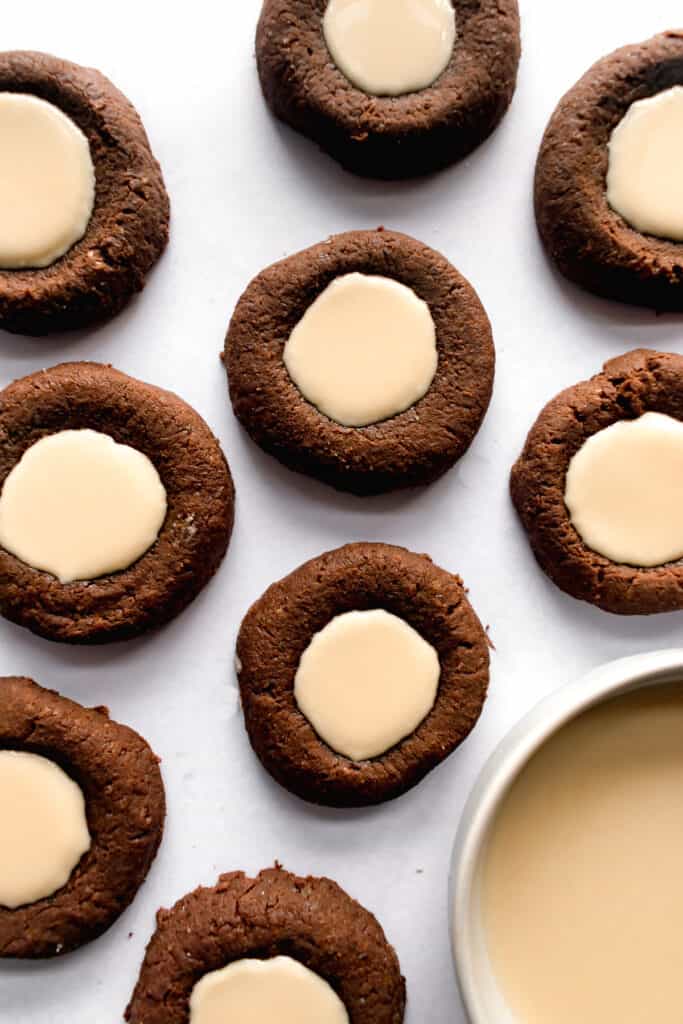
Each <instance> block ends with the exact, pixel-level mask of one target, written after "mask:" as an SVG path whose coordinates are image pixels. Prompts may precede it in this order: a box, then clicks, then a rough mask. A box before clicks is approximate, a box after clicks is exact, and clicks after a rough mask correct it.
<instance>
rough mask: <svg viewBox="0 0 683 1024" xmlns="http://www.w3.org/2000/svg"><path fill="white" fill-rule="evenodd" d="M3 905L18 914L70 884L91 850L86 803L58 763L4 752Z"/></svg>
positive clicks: (0, 769) (0, 756)
mask: <svg viewBox="0 0 683 1024" xmlns="http://www.w3.org/2000/svg"><path fill="white" fill-rule="evenodd" d="M0 822H2V828H1V829H0V906H3V907H9V908H10V909H12V910H13V909H14V908H16V907H21V906H23V905H24V904H27V903H35V902H36V900H40V899H44V898H45V897H47V896H52V894H53V893H55V892H57V890H58V889H61V888H62V886H63V885H66V883H67V882H68V880H69V878H70V877H71V874H72V872H73V870H74V868H75V867H76V865H77V864H78V862H79V861H80V859H81V857H82V856H83V854H84V853H87V851H88V850H89V849H90V833H89V832H88V823H87V820H86V813H85V800H84V798H83V793H82V792H81V790H80V788H79V787H78V785H77V784H76V783H75V782H74V781H73V779H71V778H69V776H68V775H67V774H66V772H65V771H63V770H62V769H61V768H60V767H59V765H57V764H55V762H54V761H50V760H49V759H48V758H46V757H41V756H40V755H39V754H31V753H28V752H25V751H17V750H0Z"/></svg>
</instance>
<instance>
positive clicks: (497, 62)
mask: <svg viewBox="0 0 683 1024" xmlns="http://www.w3.org/2000/svg"><path fill="white" fill-rule="evenodd" d="M348 7H349V3H348V0H265V2H264V4H263V10H262V12H261V17H260V20H259V24H258V29H257V32H256V60H257V66H258V73H259V78H260V81H261V88H262V90H263V95H264V97H265V99H266V102H267V103H268V105H269V107H270V108H271V110H272V111H273V113H274V114H275V115H276V116H277V117H278V118H280V120H282V121H284V122H285V123H287V124H289V125H290V126H291V127H292V128H294V129H296V130H297V131H298V132H301V133H302V134H303V135H306V136H308V137H309V138H310V139H312V140H313V141H314V142H317V143H318V145H319V146H320V147H321V148H322V149H324V150H326V151H327V152H328V153H329V154H330V155H331V156H333V157H334V158H335V159H336V160H338V161H339V163H340V164H342V166H344V167H345V168H346V169H347V170H349V171H352V172H353V173H355V174H359V175H364V176H367V177H372V178H387V179H389V178H409V177H414V176H416V175H422V174H427V173H429V172H432V171H436V170H438V169H440V168H442V167H445V166H447V165H448V164H451V163H454V162H455V161H457V160H460V159H462V157H464V156H466V155H467V154H468V153H470V152H471V151H472V150H473V149H475V148H476V147H477V146H478V145H479V144H480V143H481V142H483V141H484V139H486V138H487V137H488V136H489V135H490V134H491V132H492V131H493V130H494V129H495V128H496V126H497V125H498V123H499V122H500V120H501V118H502V117H503V115H504V114H505V112H506V110H507V108H508V106H509V104H510V101H511V99H512V95H513V93H514V89H515V84H516V79H517V67H518V64H519V56H520V34H519V11H518V6H517V2H516V0H476V2H474V0H420V2H419V3H418V4H415V3H414V2H413V3H410V4H409V3H405V2H404V0H400V2H398V0H360V2H358V0H357V2H356V3H355V6H354V10H353V11H352V12H349V11H348V10H347V9H346V8H348ZM350 13H351V14H353V15H355V17H354V18H351V17H349V14H350Z"/></svg>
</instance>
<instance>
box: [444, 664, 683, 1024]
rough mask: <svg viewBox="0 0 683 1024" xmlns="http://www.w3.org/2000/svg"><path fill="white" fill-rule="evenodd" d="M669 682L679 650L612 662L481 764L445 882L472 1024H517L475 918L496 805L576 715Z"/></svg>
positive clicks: (536, 713)
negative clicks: (640, 690) (559, 730)
mask: <svg viewBox="0 0 683 1024" xmlns="http://www.w3.org/2000/svg"><path fill="white" fill-rule="evenodd" d="M675 680H683V649H679V650H668V651H655V652H653V653H650V654H637V655H634V656H633V657H630V658H621V659H620V660H619V661H612V662H610V663H609V664H607V665H603V666H602V667H600V668H597V669H595V670H594V671H592V672H589V673H588V675H586V676H584V677H583V678H582V679H581V680H579V682H577V683H573V684H571V685H569V686H565V687H563V688H562V689H561V690H558V691H556V692H555V693H553V694H551V695H550V696H549V697H546V698H545V699H544V700H542V701H541V702H540V704H537V705H536V707H535V708H534V709H533V710H532V711H530V712H529V713H528V714H527V715H525V716H524V718H522V720H521V721H520V722H518V724H517V725H516V726H514V728H513V729H512V730H511V731H510V732H509V733H508V734H507V736H506V737H505V739H503V741H502V742H501V744H500V746H499V747H498V748H497V749H496V750H495V751H494V753H493V754H492V755H491V757H490V758H489V760H488V761H487V763H486V764H485V766H484V768H483V770H482V772H481V774H480V776H479V778H478V779H477V782H476V783H475V785H474V788H473V790H472V792H471V794H470V796H469V799H468V801H467V803H466V805H465V809H464V811H463V815H462V819H461V821H460V827H459V829H458V834H457V836H456V840H455V847H454V849H453V860H452V865H451V876H450V896H449V905H450V912H451V942H452V948H453V959H454V961H455V970H456V974H457V978H458V985H459V987H460V992H461V995H462V999H463V1002H464V1004H465V1009H466V1011H467V1014H468V1017H469V1019H470V1021H471V1024H521V1022H520V1021H518V1020H517V1021H516V1020H515V1018H514V1017H513V1015H512V1012H511V1010H510V1009H509V1007H508V1006H506V1004H505V1001H504V999H503V997H502V995H501V993H500V990H499V988H498V986H497V984H496V979H495V976H494V973H493V969H492V967H491V963H490V961H489V958H488V954H487V951H486V942H485V937H484V929H483V924H482V920H481V913H480V869H481V863H482V852H483V850H484V846H485V843H486V840H487V837H488V834H489V830H490V828H491V824H492V822H493V820H494V818H495V815H496V812H497V810H498V807H499V806H500V803H501V800H502V799H503V797H504V796H505V794H506V793H507V791H508V789H509V787H510V785H511V784H512V782H513V781H514V779H515V777H516V776H517V775H518V774H519V772H520V770H521V769H522V768H523V767H524V765H525V764H526V762H527V761H528V760H529V758H530V757H531V756H532V754H534V753H535V751H536V750H538V748H539V747H540V746H541V745H542V744H543V743H544V742H545V741H546V740H547V739H548V737H549V736H551V735H552V734H553V733H554V732H556V731H557V730H558V729H560V728H561V727H562V726H563V725H565V723H566V722H568V721H569V720H570V719H572V718H575V717H576V715H577V714H579V713H580V712H582V711H585V710H587V709H588V708H590V707H592V706H594V705H595V704H599V703H600V702H602V701H604V700H606V699H608V698H610V697H615V696H617V695H618V694H621V693H626V692H627V691H629V690H634V689H637V688H639V687H642V686H652V685H655V684H657V683H670V682H674V681H675Z"/></svg>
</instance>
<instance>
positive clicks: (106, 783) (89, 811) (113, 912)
mask: <svg viewBox="0 0 683 1024" xmlns="http://www.w3.org/2000/svg"><path fill="white" fill-rule="evenodd" d="M0 749H3V750H22V751H28V752H30V753H34V754H40V755H42V756H43V757H46V758H49V759H50V760H52V761H55V762H56V763H57V764H58V765H59V766H60V767H61V768H62V769H63V770H64V771H65V772H66V773H67V774H68V775H70V776H71V777H72V778H73V779H74V781H75V782H77V783H78V785H79V786H80V788H81V790H82V792H83V795H84V797H85V801H86V816H87V821H88V830H89V832H90V836H91V846H90V849H89V850H88V852H87V853H85V854H84V856H83V857H82V858H81V860H80V862H79V864H78V865H77V866H76V868H75V869H74V871H73V872H72V874H71V877H70V878H69V881H68V882H67V883H66V885H65V886H63V888H61V889H59V890H58V891H57V892H56V893H54V895H52V896H49V897H47V898H45V899H41V900H39V901H38V902H36V903H32V904H30V905H28V906H23V907H18V908H17V909H16V910H10V909H8V908H6V907H0V956H3V957H31V958H38V957H52V956H57V955H58V954H60V953H68V952H69V951H71V950H73V949H76V948H77V947H78V946H82V945H83V944H84V943H86V942H89V941H90V940H91V939H95V938H97V936H98V935H101V934H102V932H104V931H105V930H106V929H107V928H109V926H110V925H112V924H113V923H114V921H115V920H116V918H117V917H118V916H119V915H120V914H121V913H122V912H123V911H124V910H125V908H126V907H127V906H128V904H129V903H130V902H131V901H132V899H133V897H134V896H135V894H136V892H137V891H138V889H139V888H140V886H141V885H142V883H143V881H144V879H145V877H146V875H147V872H148V871H149V868H150V866H151V864H152V861H153V860H154V857H155V854H156V852H157V849H158V847H159V843H160V842H161V836H162V832H163V826H164V817H165V797H164V786H163V782H162V779H161V772H160V771H159V763H158V758H157V757H156V756H155V755H154V753H153V752H152V751H151V750H150V748H149V746H148V745H147V743H146V742H145V741H144V740H143V739H142V738H141V737H140V736H138V734H137V733H135V732H133V730H132V729H129V728H128V727H127V726H125V725H119V724H118V723H117V722H112V721H111V720H110V719H109V717H108V714H107V711H106V709H105V708H96V709H92V710H91V709H89V708H84V707H81V705H80V704H76V703H75V702H74V701H71V700H67V698H65V697H60V696H59V695H58V694H56V693H53V692H52V691H51V690H45V689H43V688H42V687H41V686H38V685H37V684H36V683H34V682H32V681H31V680H30V679H22V678H15V677H9V678H4V679H0Z"/></svg>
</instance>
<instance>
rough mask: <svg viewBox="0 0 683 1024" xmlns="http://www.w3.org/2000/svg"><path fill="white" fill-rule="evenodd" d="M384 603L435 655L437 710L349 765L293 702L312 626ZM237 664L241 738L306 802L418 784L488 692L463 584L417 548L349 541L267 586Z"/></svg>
mask: <svg viewBox="0 0 683 1024" xmlns="http://www.w3.org/2000/svg"><path fill="white" fill-rule="evenodd" d="M371 608H383V609H385V610H386V611H388V612H391V613H393V614H394V615H397V616H399V617H400V618H402V619H404V620H405V621H406V622H407V623H408V624H409V625H411V626H412V627H413V628H414V629H415V630H417V632H418V633H420V634H421V635H422V636H423V637H424V639H425V640H426V641H427V642H428V643H430V644H431V645H432V646H433V647H434V648H435V650H436V652H437V654H438V656H439V662H440V665H441V678H440V681H439V690H438V694H437V697H436V702H435V704H434V707H433V708H432V710H431V711H430V712H429V714H428V715H427V717H426V718H425V719H424V721H422V722H421V723H420V725H419V726H418V728H417V729H416V730H415V732H413V733H412V734H411V735H410V736H407V737H406V738H405V739H404V740H402V741H401V742H400V743H398V744H397V745H396V746H395V747H392V748H391V749H390V750H388V751H387V752H386V753H385V754H383V755H381V756H380V757H377V758H373V759H371V760H368V761H361V762H354V761H351V760H349V759H348V758H346V757H344V756H343V755H341V754H338V753H336V752H335V751H334V750H332V749H331V748H330V747H328V746H327V744H326V743H325V742H324V741H323V740H322V739H320V737H319V736H318V735H317V734H316V732H315V730H314V729H313V727H312V725H311V724H310V723H309V722H308V720H307V719H306V718H305V716H304V715H303V714H302V712H301V711H300V710H299V708H298V706H297V704H296V701H295V698H294V678H295V675H296V671H297V668H298V665H299V661H300V658H301V655H302V654H303V652H304V650H305V649H306V647H307V646H308V644H309V643H310V641H311V639H312V637H313V634H314V633H317V632H319V631H320V630H321V629H322V628H323V627H324V626H325V625H327V623H328V622H330V620H331V619H333V618H334V617H335V616H337V615H340V614H341V613H342V612H347V611H353V610H358V611H364V610H368V609H371ZM237 666H238V669H239V684H240V693H241V697H242V707H243V710H244V718H245V724H246V728H247V731H248V733H249V739H250V741H251V744H252V746H253V748H254V750H255V752H256V754H257V755H258V757H259V758H260V760H261V762H262V764H263V766H264V767H265V768H266V769H267V770H268V771H269V772H270V774H271V775H272V776H273V777H274V778H275V779H276V780H277V781H278V782H279V783H280V784H281V785H283V786H285V787H286V788H287V789H289V790H291V791H292V792H293V793H296V794H297V795H298V796H300V797H303V799H304V800H310V801H312V802H313V803H318V804H327V805H330V806H338V807H360V806H364V805H367V804H377V803H381V802H382V801H384V800H390V799H392V798H393V797H397V796H400V795H401V794H402V793H405V792H406V791H407V790H408V789H411V788H412V787H413V786H415V785H416V784H417V783H418V782H420V780H421V779H422V778H424V776H425V775H426V774H427V773H428V772H429V771H431V769H432V768H435V767H436V766H437V765H438V764H439V763H440V762H441V761H443V760H444V758H446V757H448V755H449V754H450V753H452V751H453V750H455V748H456V747H457V746H458V745H459V744H460V743H461V742H462V741H463V740H464V739H465V737H466V736H467V735H468V734H469V732H470V730H471V729H472V728H473V726H474V725H475V723H476V721H477V719H478V718H479V715H480V713H481V709H482V707H483V704H484V700H485V698H486V691H487V687H488V679H489V671H488V669H489V654H488V641H487V637H486V634H485V633H484V630H483V629H482V627H481V624H480V623H479V620H478V618H477V616H476V615H475V613H474V611H473V610H472V607H471V606H470V604H469V601H468V600H467V598H466V596H465V591H464V589H463V586H462V582H461V580H460V579H459V577H457V576H453V575H451V574H450V573H448V572H446V571H445V570H444V569H440V568H439V567H438V566H436V565H434V563H433V562H432V561H431V559H429V558H428V557H427V556H426V555H416V554H413V553H412V552H411V551H407V550H406V549H405V548H400V547H394V546H393V545H389V544H374V543H372V544H371V543H359V544H347V545H345V546H344V547H341V548H337V549H336V550H335V551H328V552H327V553H325V554H323V555H320V556H319V557H318V558H314V559H312V560H311V561H310V562H306V563H305V564H304V565H302V566H300V567H299V568H298V569H296V570H295V571H294V572H293V573H290V575H289V576H286V577H285V578H284V579H283V580H280V581H279V582H278V583H274V584H273V585H272V586H271V587H269V588H268V590H267V591H266V592H265V594H263V596H262V597H260V598H259V600H258V601H256V603H255V604H254V605H252V607H251V608H250V610H249V611H248V612H247V615H246V616H245V618H244V621H243V622H242V626H241V629H240V632H239V636H238V639H237Z"/></svg>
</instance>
